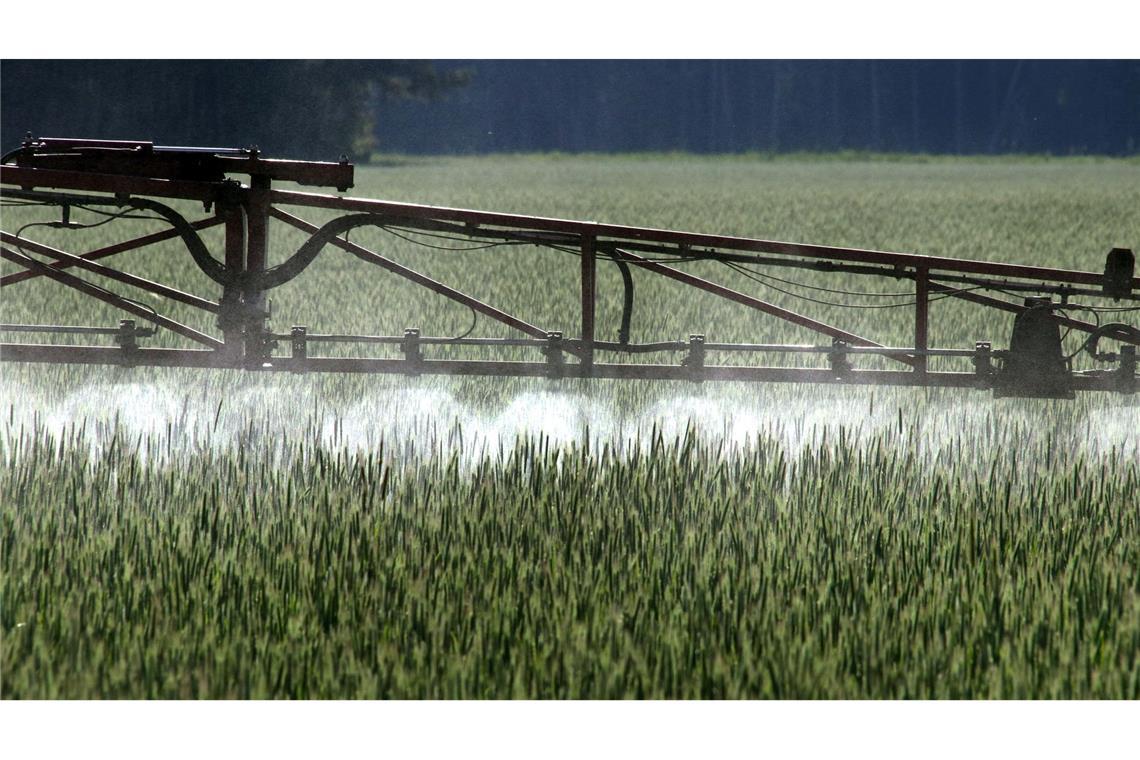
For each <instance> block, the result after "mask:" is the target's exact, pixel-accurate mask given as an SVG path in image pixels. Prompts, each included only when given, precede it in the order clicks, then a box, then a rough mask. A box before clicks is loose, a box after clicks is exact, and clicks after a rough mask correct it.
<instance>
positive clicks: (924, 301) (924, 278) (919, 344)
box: [914, 267, 930, 375]
mask: <svg viewBox="0 0 1140 760" xmlns="http://www.w3.org/2000/svg"><path fill="white" fill-rule="evenodd" d="M914 296H915V304H914V347H915V349H916V350H918V351H925V350H927V349H928V348H929V347H930V338H929V333H930V270H929V269H928V268H927V267H917V268H916V269H915V271H914ZM914 359H915V362H914V371H915V372H916V373H917V374H919V375H925V374H926V359H927V357H926V356H925V355H924V354H916V355H915V357H914Z"/></svg>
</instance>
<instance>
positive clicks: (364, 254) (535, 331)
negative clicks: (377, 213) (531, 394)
mask: <svg viewBox="0 0 1140 760" xmlns="http://www.w3.org/2000/svg"><path fill="white" fill-rule="evenodd" d="M270 195H272V192H271V193H270ZM270 214H271V215H272V216H273V218H275V219H278V220H280V221H282V222H285V223H286V224H289V225H291V226H293V227H296V228H297V229H299V230H302V231H304V232H307V233H308V234H310V235H312V234H314V233H316V232H317V231H318V230H319V228H318V227H317V226H316V225H313V224H309V223H308V222H306V221H305V220H304V219H301V218H299V217H296V216H294V215H292V214H290V213H288V212H286V211H282V210H281V209H276V208H274V209H270ZM329 244H330V245H334V246H336V247H338V248H340V249H341V250H344V251H347V252H349V253H351V254H352V255H354V256H356V257H357V258H359V259H361V260H363V261H367V262H369V263H370V264H376V265H378V266H380V267H382V268H384V269H387V270H388V271H389V272H392V273H393V274H396V275H399V276H400V277H403V278H404V279H406V280H410V281H412V282H414V283H416V284H417V285H421V286H423V287H425V288H427V289H428V290H431V291H432V292H434V293H438V294H439V295H441V296H443V297H444V298H448V299H450V300H452V301H455V302H456V303H461V304H463V305H464V306H466V307H468V308H470V309H474V310H475V311H477V312H479V313H480V314H483V315H484V316H487V317H490V318H491V319H494V320H496V321H498V322H502V323H503V324H506V325H508V326H510V327H513V328H514V329H516V330H518V331H519V332H523V333H526V334H528V335H532V336H534V337H536V338H545V337H546V333H547V332H548V331H547V330H544V329H542V328H540V327H536V326H535V325H532V324H530V323H529V322H525V321H524V320H522V319H519V318H518V317H516V316H514V315H512V314H508V313H507V312H505V311H502V310H501V309H496V308H495V307H494V306H491V305H489V304H486V303H483V302H482V301H480V300H479V299H477V298H475V297H473V296H469V295H467V294H466V293H463V292H461V291H459V290H456V289H455V288H453V287H451V286H449V285H445V284H443V283H442V282H439V281H438V280H435V279H432V278H431V277H428V276H427V275H425V274H422V273H420V272H417V271H415V270H414V269H410V268H408V267H406V266H404V265H402V264H398V263H397V262H395V261H393V260H392V259H389V258H387V257H385V256H381V255H380V254H378V253H376V252H374V251H370V250H368V249H367V248H365V247H363V246H360V245H357V244H356V243H349V242H346V241H344V240H341V239H340V238H333V239H332V240H330V241H329Z"/></svg>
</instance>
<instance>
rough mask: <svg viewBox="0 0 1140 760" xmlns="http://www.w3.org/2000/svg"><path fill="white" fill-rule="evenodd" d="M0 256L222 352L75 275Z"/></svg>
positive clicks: (5, 252) (7, 253)
mask: <svg viewBox="0 0 1140 760" xmlns="http://www.w3.org/2000/svg"><path fill="white" fill-rule="evenodd" d="M0 256H2V257H3V258H4V259H7V260H8V261H11V262H13V263H15V264H19V265H20V266H22V267H27V268H30V269H35V270H37V271H39V272H40V273H41V274H43V275H45V276H47V277H50V278H51V279H53V280H55V281H56V282H59V283H61V284H63V285H67V286H68V287H71V288H74V289H75V290H78V291H79V292H81V293H83V294H85V295H89V296H91V297H92V298H94V299H96V300H99V301H102V302H103V303H106V304H110V305H111V306H114V307H116V308H119V309H122V310H123V311H125V312H127V313H128V314H134V315H135V316H136V317H141V318H142V319H145V320H147V321H149V322H153V323H154V324H156V325H159V326H160V327H165V328H166V329H168V330H170V331H171V332H175V333H178V334H179V335H181V336H183V337H185V338H189V339H190V340H193V341H196V342H198V343H201V344H202V345H205V346H209V347H210V348H222V345H223V344H222V342H221V341H219V340H216V339H214V338H211V337H210V336H209V335H206V334H204V333H201V332H199V331H198V330H195V329H194V328H192V327H189V326H187V325H184V324H182V323H181V322H176V321H174V320H173V319H170V318H169V317H164V316H162V315H160V314H158V313H156V312H153V311H151V310H149V309H145V308H143V307H142V306H139V305H138V304H136V303H135V302H134V301H129V300H127V299H125V298H122V297H120V296H117V295H115V294H114V293H111V292H108V291H106V290H104V289H103V288H100V287H98V286H96V285H92V284H91V283H89V282H87V281H86V280H82V279H80V278H78V277H76V276H75V275H72V274H69V273H67V272H61V271H59V270H57V269H53V268H52V267H50V266H48V265H47V264H42V263H40V262H39V261H36V260H35V259H33V258H29V257H28V256H25V255H24V254H22V253H17V252H16V251H13V250H11V249H9V248H0Z"/></svg>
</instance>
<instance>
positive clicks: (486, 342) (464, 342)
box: [265, 333, 570, 348]
mask: <svg viewBox="0 0 1140 760" xmlns="http://www.w3.org/2000/svg"><path fill="white" fill-rule="evenodd" d="M265 337H267V338H269V339H271V340H304V341H305V342H307V343H374V344H375V343H382V344H392V345H394V344H399V343H403V342H404V341H406V340H407V338H406V337H405V336H402V335H348V334H322V333H305V334H304V335H303V336H296V335H294V334H293V333H271V334H268V335H266V336H265ZM416 342H417V343H420V344H421V345H451V346H531V347H535V348H541V347H545V346H547V345H549V342H548V341H546V340H540V339H538V338H448V337H442V336H439V337H437V336H422V337H418V338H416ZM567 342H570V341H567Z"/></svg>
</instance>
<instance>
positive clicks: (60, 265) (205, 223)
mask: <svg viewBox="0 0 1140 760" xmlns="http://www.w3.org/2000/svg"><path fill="white" fill-rule="evenodd" d="M221 223H222V219H221V217H216V216H215V217H210V218H208V219H200V220H198V221H196V222H193V223H191V225H190V226H191V227H193V228H194V231H195V232H200V231H202V230H205V229H209V228H210V227H216V226H217V225H219V224H221ZM176 237H178V232H177V231H175V230H163V231H162V232H155V233H153V234H150V235H143V236H142V237H138V238H135V239H133V240H125V241H123V242H121V243H115V244H114V245H108V246H104V247H102V248H96V249H95V250H94V251H89V252H87V253H84V254H81V255H80V256H79V258H81V259H84V260H85V261H98V260H99V259H105V258H107V257H108V256H115V255H117V254H120V253H125V252H127V251H133V250H135V249H138V248H144V247H146V246H148V245H154V244H155V243H162V242H165V241H167V240H171V239H173V238H176ZM52 266H53V267H54V268H56V269H67V268H68V267H72V266H76V264H72V263H71V262H68V261H58V262H52ZM36 277H43V275H41V274H40V273H39V272H32V271H24V272H13V273H12V274H8V275H4V276H3V277H0V287H6V286H8V285H15V284H16V283H17V282H23V281H25V280H31V279H34V278H36Z"/></svg>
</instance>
